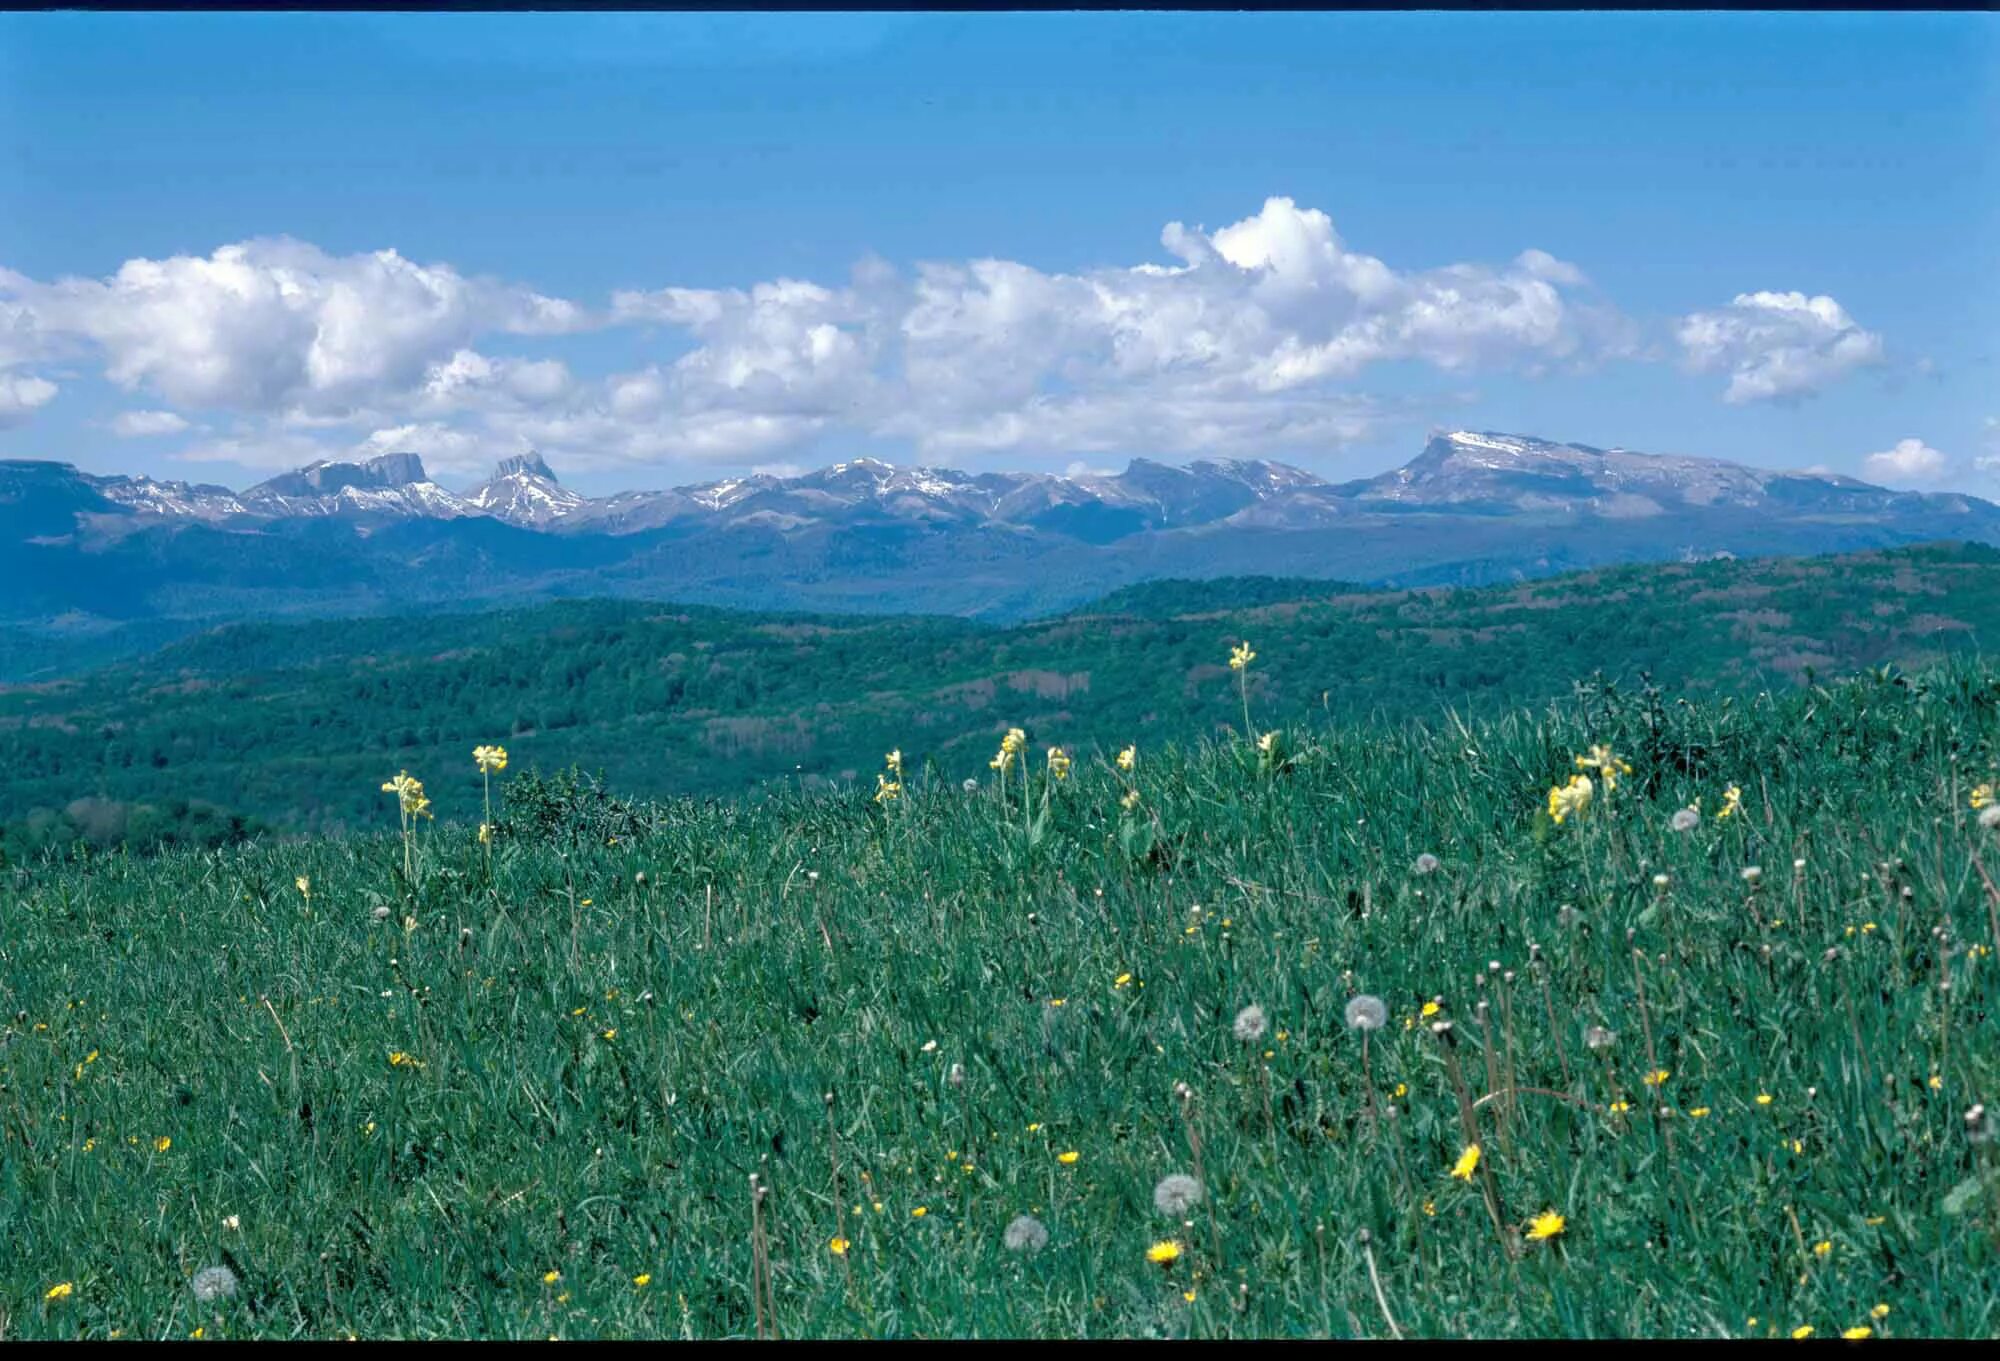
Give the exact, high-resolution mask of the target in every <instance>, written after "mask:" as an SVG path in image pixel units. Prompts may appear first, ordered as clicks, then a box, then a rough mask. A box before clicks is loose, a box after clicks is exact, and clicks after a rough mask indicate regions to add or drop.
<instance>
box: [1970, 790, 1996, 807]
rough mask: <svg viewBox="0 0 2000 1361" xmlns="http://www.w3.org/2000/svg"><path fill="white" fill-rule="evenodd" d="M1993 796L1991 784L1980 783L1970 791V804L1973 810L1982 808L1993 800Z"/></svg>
mask: <svg viewBox="0 0 2000 1361" xmlns="http://www.w3.org/2000/svg"><path fill="white" fill-rule="evenodd" d="M1993 798H1994V796H1993V786H1992V785H1990V784H1983V785H1980V786H1978V787H1977V788H1975V789H1974V790H1973V791H1972V806H1973V808H1974V809H1975V810H1976V809H1980V808H1984V807H1986V805H1988V804H1990V803H1992V802H1993Z"/></svg>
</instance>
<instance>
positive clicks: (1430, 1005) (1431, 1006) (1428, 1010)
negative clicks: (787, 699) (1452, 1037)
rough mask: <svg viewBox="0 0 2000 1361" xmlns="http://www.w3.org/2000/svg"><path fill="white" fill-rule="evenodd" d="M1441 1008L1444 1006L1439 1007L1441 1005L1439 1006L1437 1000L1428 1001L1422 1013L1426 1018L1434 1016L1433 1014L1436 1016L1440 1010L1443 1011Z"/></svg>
mask: <svg viewBox="0 0 2000 1361" xmlns="http://www.w3.org/2000/svg"><path fill="white" fill-rule="evenodd" d="M1441 1010H1442V1008H1441V1007H1439V1006H1438V1004H1437V1003H1436V1002H1426V1003H1424V1005H1423V1011H1422V1013H1421V1014H1422V1015H1423V1016H1424V1017H1426V1018H1429V1017H1432V1016H1435V1015H1437V1014H1438V1012H1439V1011H1441Z"/></svg>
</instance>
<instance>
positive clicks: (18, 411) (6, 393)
mask: <svg viewBox="0 0 2000 1361" xmlns="http://www.w3.org/2000/svg"><path fill="white" fill-rule="evenodd" d="M55 395H56V385H55V384H54V383H51V382H50V381H49V380H48V379H46V378H36V377H34V376H32V375H30V374H19V373H5V372H0V428H4V427H8V426H15V425H20V424H22V423H23V422H24V421H26V420H27V419H28V418H29V417H30V416H33V415H34V414H35V412H36V410H37V409H38V408H40V407H44V406H47V405H48V404H49V402H50V400H51V399H53V398H54V397H55Z"/></svg>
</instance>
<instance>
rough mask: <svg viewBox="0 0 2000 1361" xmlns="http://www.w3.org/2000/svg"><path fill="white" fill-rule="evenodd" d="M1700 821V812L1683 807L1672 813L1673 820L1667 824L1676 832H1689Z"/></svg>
mask: <svg viewBox="0 0 2000 1361" xmlns="http://www.w3.org/2000/svg"><path fill="white" fill-rule="evenodd" d="M1700 822H1701V814H1699V813H1697V812H1695V811H1694V809H1692V808H1683V809H1681V810H1680V811H1679V812H1677V813H1675V814H1674V818H1673V821H1672V822H1671V823H1669V824H1668V825H1669V826H1670V827H1672V828H1673V829H1674V830H1675V831H1676V832H1691V831H1693V830H1694V829H1695V827H1696V825H1697V824H1699V823H1700Z"/></svg>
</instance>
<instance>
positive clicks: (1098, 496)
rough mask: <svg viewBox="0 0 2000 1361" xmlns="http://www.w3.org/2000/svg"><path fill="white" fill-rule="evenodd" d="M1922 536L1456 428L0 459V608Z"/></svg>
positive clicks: (1374, 571) (1974, 506) (275, 601)
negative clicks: (893, 445) (607, 487)
mask: <svg viewBox="0 0 2000 1361" xmlns="http://www.w3.org/2000/svg"><path fill="white" fill-rule="evenodd" d="M312 525H317V526H318V529H316V530H308V529H307V528H306V527H307V526H312ZM1941 539H1950V540H1966V541H1974V542H1987V543H2000V506H1995V505H1994V504H1992V503H1991V502H1987V501H1983V500H1980V499H1979V498H1977V497H1972V496H1965V495H1956V494H1951V495H1931V494H1920V493H1914V492H1897V491H1891V490H1888V489H1885V488H1881V487H1873V486H1870V485H1868V484H1866V483H1862V482H1858V481H1856V480H1854V479H1852V478H1845V477H1838V476H1832V475H1826V474H1817V473H1797V472H1773V471H1768V470H1764V469H1755V468H1748V467H1744V466H1741V465H1737V464H1731V463H1726V462H1721V461H1718V460H1712V459H1700V458H1688V457H1680V456H1661V455H1653V454H1644V453H1638V452H1635V451H1631V450H1624V449H1611V450H1604V449H1596V448H1591V447H1589V446H1584V445H1573V444H1562V443H1557V442H1554V441H1549V440H1541V439H1534V438H1530V437H1526V436H1518V435H1505V434H1499V433H1494V432H1484V433H1481V432H1471V431H1459V432H1456V433H1453V434H1449V435H1441V436H1438V437H1437V438H1435V439H1433V440H1431V441H1430V442H1429V443H1428V444H1427V445H1426V446H1425V448H1424V449H1423V451H1422V452H1421V453H1419V454H1418V456H1417V457H1416V458H1414V459H1413V460H1411V461H1410V462H1409V463H1408V464H1406V465H1404V466H1403V467H1402V468H1399V469H1396V470H1394V471H1392V472H1389V473H1386V474H1383V475H1382V476H1379V477H1374V478H1367V479H1362V480H1358V481H1351V482H1346V483H1332V482H1328V481H1326V480H1324V479H1322V478H1319V477H1316V476H1314V475H1313V474H1311V473H1308V472H1305V471H1302V470H1300V469H1297V468H1293V467H1289V466H1287V465H1284V464H1279V463H1270V462H1261V461H1197V462H1195V463H1192V464H1189V465H1188V466H1187V467H1184V468H1181V467H1173V466H1170V465H1167V464H1163V463H1158V462H1155V461H1152V460H1148V459H1143V458H1142V459H1134V460H1133V461H1132V462H1131V464H1130V465H1129V466H1128V467H1127V468H1126V469H1125V470H1124V471H1123V472H1121V473H1117V474H1084V475H1079V476H1072V477H1058V476H1054V475H1051V474H1044V473H972V472H965V471H960V470H955V469H935V468H897V467H893V466H891V465H890V464H887V463H883V462H880V461H878V460H874V459H865V458H864V459H855V460H852V461H850V462H845V463H840V464H836V465H834V466H833V467H830V468H825V469H821V470H819V471H817V472H813V473H808V474H804V475H801V476H798V477H776V476H771V475H756V476H751V477H743V478H731V479H727V480H724V481H721V482H715V483H709V484H703V485H698V486H689V487H681V488H675V489H669V490H660V491H635V492H627V493H622V494H619V495H616V496H610V497H602V498H586V497H583V496H580V495H578V494H576V493H575V492H573V491H571V490H569V489H568V488H565V487H563V486H562V485H561V483H560V482H558V481H557V479H556V477H555V474H554V473H553V472H552V471H551V470H550V469H549V468H548V465H547V464H546V463H544V462H543V461H542V460H541V459H540V458H539V457H538V456H535V455H532V454H529V455H522V456H519V457H516V458H511V459H508V460H506V461H505V462H503V463H502V464H501V465H500V467H499V468H498V469H496V471H495V473H494V475H493V477H491V478H490V479H488V480H487V481H486V482H485V483H483V484H482V485H481V486H479V487H477V488H475V489H473V490H472V491H470V492H468V493H467V494H465V495H463V496H460V495H456V494H454V493H452V492H450V491H447V490H446V489H444V488H443V487H441V486H439V485H438V484H437V483H435V482H434V481H432V480H431V479H430V478H429V476H428V474H427V473H426V472H425V470H424V467H423V464H422V462H421V460H419V459H418V458H416V456H414V455H410V454H392V455H384V456H382V457H379V458H375V459H371V460H368V461H367V462H364V463H319V464H314V465H312V466H310V467H307V468H304V469H300V470H299V471H297V472H295V473H288V474H285V475H283V476H281V477H277V478H272V479H270V480H269V481H267V482H264V483H261V484H259V485H258V486H256V487H252V488H250V489H248V490H246V491H244V492H243V493H241V494H240V495H238V494H235V493H231V492H229V491H228V490H227V489H226V488H219V487H207V486H190V485H188V484H185V483H156V482H152V481H151V480H149V479H133V478H105V477H94V476H91V475H89V474H84V473H80V472H78V471H77V470H76V469H74V468H71V467H69V466H68V465H64V464H56V463H33V462H25V461H12V462H8V463H0V568H4V569H6V573H5V576H4V577H0V623H10V624H15V625H18V626H21V627H27V628H47V627H53V622H52V621H54V620H55V619H57V618H58V617H60V616H63V615H65V614H70V613H75V612H83V613H85V614H89V615H91V616H94V617H99V618H109V619H153V620H157V619H166V618H179V619H186V620H190V621H201V620H215V619H226V618H240V617H258V616H265V617H268V616H278V615H285V614H318V615H332V614H358V613H368V612H375V611H384V612H393V611H397V610H406V609H410V608H420V607H424V606H426V605H430V604H437V603H463V602H469V601H470V602H477V601H494V602H502V601H504V602H510V603H513V602H520V601H523V600H536V599H552V598H560V597H566V596H575V595H614V596H632V597H640V598H663V597H664V598H672V599H676V600H681V601H685V602H688V603H702V604H712V605H723V606H731V607H737V608H751V609H774V608H775V609H801V608H804V609H815V610H836V611H860V612H899V611H900V612H911V611H915V612H925V613H943V614H962V615H968V616H973V617H978V618H985V619H995V620H1008V619H1020V618H1026V617H1031V616H1033V615H1036V614H1043V613H1049V612H1052V611H1057V610H1062V609H1066V608H1070V607H1073V606H1075V605H1077V604H1079V603H1081V602H1083V601H1085V600H1087V599H1089V598H1091V597H1093V596H1096V595H1101V594H1102V593H1103V592H1105V591H1106V590H1111V589H1115V588H1116V587H1118V586H1121V585H1128V584H1132V583H1136V582H1142V581H1147V580H1152V579H1157V578H1160V577H1188V578H1203V577H1212V576H1231V575H1238V576H1248V575H1285V576H1311V577H1326V578H1338V579H1344V580H1354V581H1363V582H1373V583H1377V584H1393V585H1433V584H1454V583H1455V584H1483V583H1489V582H1497V581H1508V580H1519V579H1524V578H1528V577H1533V576H1539V575H1547V574H1549V573H1551V572H1557V571H1563V570H1567V569H1571V568H1577V567H1587V566H1592V565H1597V564H1610V563H1620V562H1641V561H1685V560H1699V559H1702V558H1707V557H1714V556H1742V555H1746V554H1780V553H1786V554H1811V553H1824V552H1839V551H1852V550H1857V549H1867V548H1881V547H1891V546H1894V545H1897V544H1907V543H1914V542H1922V541H1928V540H1941ZM8 674H15V673H13V672H11V671H10V669H9V668H8V667H7V666H6V664H5V662H4V659H0V677H4V676H6V675H8Z"/></svg>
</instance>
